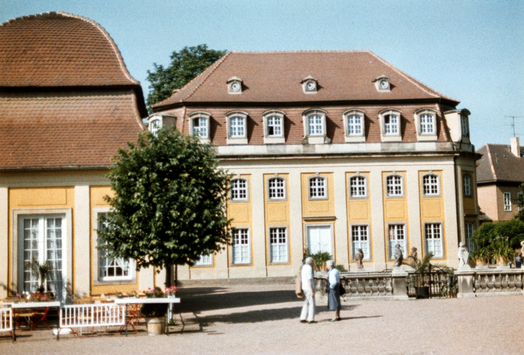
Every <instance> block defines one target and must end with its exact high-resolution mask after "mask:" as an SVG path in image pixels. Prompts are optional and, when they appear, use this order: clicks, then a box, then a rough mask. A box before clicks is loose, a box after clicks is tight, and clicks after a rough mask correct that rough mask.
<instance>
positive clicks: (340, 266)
mask: <svg viewBox="0 0 524 355" xmlns="http://www.w3.org/2000/svg"><path fill="white" fill-rule="evenodd" d="M335 269H337V270H338V271H340V272H346V271H347V270H346V268H345V267H344V265H341V264H338V265H335Z"/></svg>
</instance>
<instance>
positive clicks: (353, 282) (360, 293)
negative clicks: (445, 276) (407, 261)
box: [315, 271, 407, 298]
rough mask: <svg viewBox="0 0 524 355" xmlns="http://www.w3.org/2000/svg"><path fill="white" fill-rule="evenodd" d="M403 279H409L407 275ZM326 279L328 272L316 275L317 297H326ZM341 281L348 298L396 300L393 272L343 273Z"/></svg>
mask: <svg viewBox="0 0 524 355" xmlns="http://www.w3.org/2000/svg"><path fill="white" fill-rule="evenodd" d="M403 277H407V273H406V275H405V276H404V275H403ZM326 279H327V273H326V272H322V273H316V274H315V297H320V298H324V297H326V293H325V289H326ZM340 280H341V282H342V284H343V285H344V288H345V289H346V295H345V296H344V297H346V298H395V293H394V290H393V285H394V280H393V276H392V273H391V271H389V272H351V273H349V272H341V273H340ZM404 285H405V284H404ZM404 288H405V286H404ZM404 294H406V291H404ZM406 298H407V296H406Z"/></svg>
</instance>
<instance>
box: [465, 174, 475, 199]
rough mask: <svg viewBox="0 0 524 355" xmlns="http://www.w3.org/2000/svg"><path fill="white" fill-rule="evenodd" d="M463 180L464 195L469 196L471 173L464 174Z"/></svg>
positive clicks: (470, 194)
mask: <svg viewBox="0 0 524 355" xmlns="http://www.w3.org/2000/svg"><path fill="white" fill-rule="evenodd" d="M463 180H464V196H466V197H471V196H472V195H473V193H472V186H471V175H470V174H464V176H463Z"/></svg>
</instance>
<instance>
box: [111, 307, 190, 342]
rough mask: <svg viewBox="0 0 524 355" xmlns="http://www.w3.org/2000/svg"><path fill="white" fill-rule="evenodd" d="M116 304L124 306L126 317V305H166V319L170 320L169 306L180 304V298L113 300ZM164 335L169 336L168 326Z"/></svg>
mask: <svg viewBox="0 0 524 355" xmlns="http://www.w3.org/2000/svg"><path fill="white" fill-rule="evenodd" d="M115 303H116V304H124V305H126V315H127V305H128V304H146V303H147V304H163V303H165V304H166V305H167V317H168V319H171V318H172V312H171V305H173V304H175V303H180V298H177V297H173V298H162V297H158V298H131V297H129V298H117V299H115ZM127 323H128V322H126V336H127ZM166 334H167V335H169V326H168V327H166Z"/></svg>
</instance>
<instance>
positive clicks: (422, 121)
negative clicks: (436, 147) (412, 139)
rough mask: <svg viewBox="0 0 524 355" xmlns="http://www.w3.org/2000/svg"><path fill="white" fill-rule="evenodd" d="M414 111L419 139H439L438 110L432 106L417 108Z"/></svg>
mask: <svg viewBox="0 0 524 355" xmlns="http://www.w3.org/2000/svg"><path fill="white" fill-rule="evenodd" d="M413 113H414V116H415V122H416V128H417V140H419V141H435V140H437V111H435V110H434V109H431V108H423V109H419V110H415V111H414V112H413Z"/></svg>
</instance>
